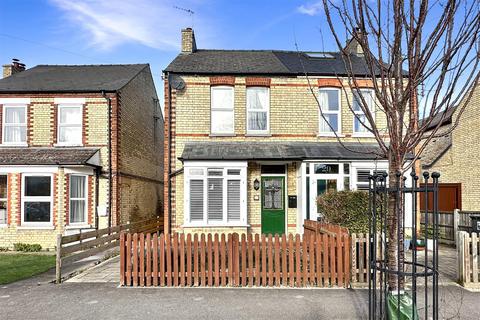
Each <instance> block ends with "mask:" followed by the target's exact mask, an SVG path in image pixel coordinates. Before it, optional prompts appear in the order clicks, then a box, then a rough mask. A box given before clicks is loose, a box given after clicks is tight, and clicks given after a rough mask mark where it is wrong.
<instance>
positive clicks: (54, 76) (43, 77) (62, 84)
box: [0, 64, 149, 93]
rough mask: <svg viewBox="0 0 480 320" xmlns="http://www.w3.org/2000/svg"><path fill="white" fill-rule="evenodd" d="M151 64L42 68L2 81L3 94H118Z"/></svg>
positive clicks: (53, 66) (26, 71) (23, 72)
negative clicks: (104, 92) (115, 92)
mask: <svg viewBox="0 0 480 320" xmlns="http://www.w3.org/2000/svg"><path fill="white" fill-rule="evenodd" d="M148 66H149V65H148V64H112V65H38V66H35V67H33V68H30V69H27V70H25V71H22V72H18V73H15V74H13V75H11V76H9V77H7V78H4V79H1V80H0V93H35V92H66V93H69V92H79V93H82V92H100V91H102V90H104V91H107V92H114V91H116V90H119V89H121V88H122V87H124V86H125V85H126V84H127V83H128V82H129V81H130V80H131V79H133V78H134V77H135V76H136V75H137V74H138V73H139V72H140V71H142V70H143V69H145V68H147V67H148Z"/></svg>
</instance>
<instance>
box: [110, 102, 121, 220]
mask: <svg viewBox="0 0 480 320" xmlns="http://www.w3.org/2000/svg"><path fill="white" fill-rule="evenodd" d="M111 99H112V128H111V130H112V143H111V145H112V148H111V150H110V152H111V153H112V189H111V190H112V197H111V198H112V203H111V205H110V207H111V213H112V226H116V225H119V224H121V223H122V222H121V221H120V207H119V203H120V183H119V175H118V173H119V167H120V161H121V159H120V154H119V152H118V150H119V145H120V122H121V121H120V119H121V96H120V95H114V96H111Z"/></svg>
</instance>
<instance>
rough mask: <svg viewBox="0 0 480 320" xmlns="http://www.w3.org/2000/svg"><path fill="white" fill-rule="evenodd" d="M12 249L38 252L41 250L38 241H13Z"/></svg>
mask: <svg viewBox="0 0 480 320" xmlns="http://www.w3.org/2000/svg"><path fill="white" fill-rule="evenodd" d="M13 250H15V251H23V252H39V251H41V250H42V246H41V245H39V244H38V243H33V244H29V243H20V242H19V243H14V244H13Z"/></svg>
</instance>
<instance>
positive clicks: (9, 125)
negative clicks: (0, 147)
mask: <svg viewBox="0 0 480 320" xmlns="http://www.w3.org/2000/svg"><path fill="white" fill-rule="evenodd" d="M2 137H3V141H2V142H3V144H10V145H23V144H26V143H27V106H25V105H4V106H3V134H2Z"/></svg>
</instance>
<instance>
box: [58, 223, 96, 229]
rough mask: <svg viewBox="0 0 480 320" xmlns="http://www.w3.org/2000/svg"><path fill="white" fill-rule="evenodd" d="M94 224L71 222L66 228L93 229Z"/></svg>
mask: <svg viewBox="0 0 480 320" xmlns="http://www.w3.org/2000/svg"><path fill="white" fill-rule="evenodd" d="M92 228H93V227H92V225H90V224H69V225H67V226H65V229H66V230H72V229H92Z"/></svg>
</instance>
